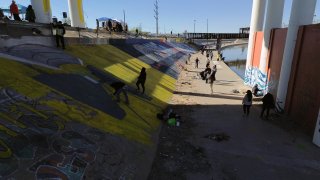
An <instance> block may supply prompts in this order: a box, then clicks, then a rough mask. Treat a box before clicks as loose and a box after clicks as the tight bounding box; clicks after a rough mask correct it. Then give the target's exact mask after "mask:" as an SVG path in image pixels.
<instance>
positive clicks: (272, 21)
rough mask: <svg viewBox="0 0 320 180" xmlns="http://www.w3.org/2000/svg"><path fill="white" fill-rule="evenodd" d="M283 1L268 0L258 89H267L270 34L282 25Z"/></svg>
mask: <svg viewBox="0 0 320 180" xmlns="http://www.w3.org/2000/svg"><path fill="white" fill-rule="evenodd" d="M283 10H284V0H268V6H267V13H266V20H265V24H264V28H263V43H262V51H261V58H260V66H259V70H260V72H259V75H258V76H259V78H258V82H257V83H258V85H259V88H260V89H264V90H266V91H267V90H268V89H267V79H268V77H267V63H268V59H267V58H268V53H269V42H270V34H271V30H272V29H273V28H280V27H281V24H282V18H283Z"/></svg>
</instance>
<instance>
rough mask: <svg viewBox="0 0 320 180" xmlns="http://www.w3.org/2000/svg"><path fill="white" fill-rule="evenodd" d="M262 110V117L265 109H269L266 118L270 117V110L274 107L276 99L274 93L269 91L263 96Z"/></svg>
mask: <svg viewBox="0 0 320 180" xmlns="http://www.w3.org/2000/svg"><path fill="white" fill-rule="evenodd" d="M262 103H263V104H262V111H261V114H260V117H261V118H262V117H263V114H264V111H265V110H267V115H266V118H267V119H268V118H269V111H270V109H271V108H274V99H273V95H272V94H271V93H267V94H266V95H265V96H264V97H263V98H262Z"/></svg>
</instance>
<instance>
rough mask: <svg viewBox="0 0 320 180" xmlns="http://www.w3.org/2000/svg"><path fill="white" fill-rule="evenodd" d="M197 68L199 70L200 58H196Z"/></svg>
mask: <svg viewBox="0 0 320 180" xmlns="http://www.w3.org/2000/svg"><path fill="white" fill-rule="evenodd" d="M195 68H199V59H198V57H197V58H196V66H195Z"/></svg>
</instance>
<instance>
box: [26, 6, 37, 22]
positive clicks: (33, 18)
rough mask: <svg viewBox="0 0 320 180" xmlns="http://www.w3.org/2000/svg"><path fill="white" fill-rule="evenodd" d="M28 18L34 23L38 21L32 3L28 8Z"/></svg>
mask: <svg viewBox="0 0 320 180" xmlns="http://www.w3.org/2000/svg"><path fill="white" fill-rule="evenodd" d="M26 20H27V21H29V22H33V23H34V22H35V21H36V15H35V13H34V10H33V8H32V6H31V5H29V6H28V8H27V9H26Z"/></svg>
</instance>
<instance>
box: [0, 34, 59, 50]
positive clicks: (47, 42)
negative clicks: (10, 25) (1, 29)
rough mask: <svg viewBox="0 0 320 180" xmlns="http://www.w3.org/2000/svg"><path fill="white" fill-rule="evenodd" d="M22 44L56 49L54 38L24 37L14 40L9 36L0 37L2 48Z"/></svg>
mask: <svg viewBox="0 0 320 180" xmlns="http://www.w3.org/2000/svg"><path fill="white" fill-rule="evenodd" d="M22 44H37V45H44V46H51V47H54V46H55V41H54V38H53V37H43V36H23V37H21V38H12V37H9V36H1V37H0V48H9V47H13V46H17V45H22Z"/></svg>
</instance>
